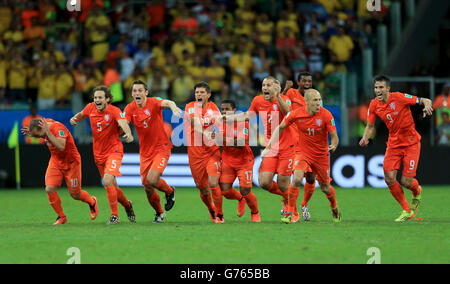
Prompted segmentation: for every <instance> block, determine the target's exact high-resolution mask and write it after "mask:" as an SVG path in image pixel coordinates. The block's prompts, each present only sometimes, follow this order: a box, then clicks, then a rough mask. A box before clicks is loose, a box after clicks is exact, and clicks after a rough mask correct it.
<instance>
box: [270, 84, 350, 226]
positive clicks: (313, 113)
mask: <svg viewBox="0 0 450 284" xmlns="http://www.w3.org/2000/svg"><path fill="white" fill-rule="evenodd" d="M305 102H306V107H304V108H298V109H296V110H294V111H292V112H290V113H288V114H287V115H286V117H285V118H284V120H283V121H282V122H281V124H280V126H279V127H278V128H277V129H276V130H275V131H274V134H273V136H272V138H271V139H270V141H269V144H268V145H267V147H266V149H264V151H263V157H264V156H266V155H267V154H269V153H270V150H271V148H272V145H274V143H276V141H277V140H278V138H279V137H280V135H283V133H284V132H285V131H286V130H288V129H289V128H290V126H291V125H293V124H294V125H295V126H296V127H297V128H298V134H299V140H300V143H301V145H302V146H303V147H305V148H306V149H305V151H304V152H303V154H302V155H301V157H300V158H299V160H298V164H296V165H294V179H293V186H294V187H299V186H300V184H301V182H302V180H303V177H304V175H305V172H306V170H307V169H311V170H312V171H313V173H314V174H315V175H316V176H317V180H318V181H319V185H320V189H321V190H322V191H323V193H325V195H326V196H327V198H328V200H329V201H330V207H331V212H332V216H333V221H335V222H340V221H341V220H342V216H341V212H340V211H339V209H338V206H337V202H336V195H335V191H334V188H333V187H332V186H331V184H330V181H331V178H330V158H329V153H333V152H334V151H335V150H336V148H337V146H338V144H339V137H338V135H337V131H336V126H335V123H334V118H333V115H332V114H331V113H330V112H329V111H328V110H326V109H325V108H323V107H321V103H322V97H321V95H320V93H319V92H318V91H317V90H314V89H309V90H307V91H306V92H305ZM295 126H294V127H295ZM291 128H292V127H291ZM328 134H330V137H331V144H330V145H328ZM293 212H294V208H292V207H290V208H289V212H287V213H286V214H285V215H284V217H283V218H282V219H281V220H282V221H283V222H285V223H290V222H291V221H292V218H293V217H294V215H293Z"/></svg>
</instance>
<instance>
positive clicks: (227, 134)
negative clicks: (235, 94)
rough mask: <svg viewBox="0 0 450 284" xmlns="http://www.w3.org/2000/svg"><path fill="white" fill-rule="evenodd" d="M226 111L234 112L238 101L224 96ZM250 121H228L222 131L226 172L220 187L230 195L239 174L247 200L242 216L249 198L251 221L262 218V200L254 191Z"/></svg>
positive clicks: (222, 109) (223, 106)
mask: <svg viewBox="0 0 450 284" xmlns="http://www.w3.org/2000/svg"><path fill="white" fill-rule="evenodd" d="M220 110H221V114H222V115H232V114H235V113H236V104H235V102H234V101H232V100H224V101H223V102H222V104H221V105H220ZM249 129H250V127H249V123H248V121H246V122H241V123H237V122H236V123H232V122H225V123H223V125H221V128H220V131H219V140H222V145H223V150H222V175H221V176H220V189H221V190H222V193H223V195H226V194H227V192H228V191H229V190H231V189H232V187H233V182H234V181H235V180H236V178H239V185H240V188H239V190H240V192H241V194H242V196H243V198H244V199H243V200H244V202H239V205H241V206H243V207H244V208H239V209H240V210H238V216H239V217H242V215H243V214H244V210H245V201H246V203H247V204H248V207H249V208H250V210H251V221H252V222H261V217H260V216H259V211H258V203H257V199H256V196H255V194H253V192H252V184H253V164H254V163H255V159H254V156H253V152H252V149H250V146H249V144H248V140H249Z"/></svg>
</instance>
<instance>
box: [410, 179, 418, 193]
mask: <svg viewBox="0 0 450 284" xmlns="http://www.w3.org/2000/svg"><path fill="white" fill-rule="evenodd" d="M408 189H409V190H411V191H412V194H413V195H414V196H417V195H419V193H420V192H419V182H418V181H417V180H416V179H415V178H414V179H413V182H412V184H411V186H410V187H409V188H408Z"/></svg>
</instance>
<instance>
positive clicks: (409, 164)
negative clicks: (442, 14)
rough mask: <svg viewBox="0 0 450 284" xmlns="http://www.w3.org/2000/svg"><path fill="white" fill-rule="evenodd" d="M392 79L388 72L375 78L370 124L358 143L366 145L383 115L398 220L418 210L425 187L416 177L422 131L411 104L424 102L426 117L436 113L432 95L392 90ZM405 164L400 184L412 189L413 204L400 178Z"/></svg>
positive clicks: (387, 176) (388, 176) (388, 174)
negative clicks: (398, 172)
mask: <svg viewBox="0 0 450 284" xmlns="http://www.w3.org/2000/svg"><path fill="white" fill-rule="evenodd" d="M390 83H391V81H390V79H389V78H388V77H387V76H384V75H379V76H377V77H375V79H374V92H375V96H376V98H374V99H373V100H372V101H371V102H370V105H369V111H368V114H367V126H366V129H365V130H364V135H363V137H362V138H361V140H360V141H359V145H360V146H362V147H365V146H367V145H368V144H369V138H370V137H372V134H373V131H374V124H375V120H376V117H377V116H378V117H380V118H381V120H382V121H383V122H384V123H385V124H386V126H387V128H388V130H389V138H388V142H387V149H386V154H385V156H384V163H383V170H384V177H385V181H386V184H387V186H388V188H389V191H390V192H391V194H392V196H393V197H394V198H395V200H396V201H397V202H398V203H399V204H400V206H401V207H402V209H403V211H402V213H401V214H400V216H399V217H398V218H397V219H396V220H395V221H396V222H404V221H408V220H410V219H411V218H413V217H414V216H415V215H416V214H417V210H418V209H419V206H420V202H421V200H422V187H421V186H420V185H419V182H418V181H417V180H416V179H415V178H414V177H415V176H416V170H417V165H418V163H419V157H420V139H421V136H420V134H419V133H418V132H417V131H416V128H415V124H414V120H413V117H412V115H411V110H410V106H412V105H415V104H419V105H421V106H424V109H423V117H426V116H431V115H432V114H433V107H432V102H431V100H430V99H426V98H419V97H416V96H412V95H409V94H404V93H399V92H391V91H390V90H391V86H390V85H391V84H390ZM401 165H403V172H402V178H401V181H400V182H401V185H403V186H404V187H406V188H408V189H409V190H411V192H412V195H413V197H412V201H411V207H410V206H409V203H408V201H407V200H406V198H405V194H404V193H403V189H402V186H401V185H400V183H398V181H397V171H398V170H399V169H400V166H401Z"/></svg>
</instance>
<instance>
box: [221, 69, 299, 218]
mask: <svg viewBox="0 0 450 284" xmlns="http://www.w3.org/2000/svg"><path fill="white" fill-rule="evenodd" d="M262 92H263V94H262V95H259V96H256V97H255V98H254V99H253V101H252V104H251V105H250V108H249V109H248V111H247V112H243V113H240V114H234V115H225V116H222V119H223V120H224V121H230V122H231V121H237V122H242V121H246V120H252V119H254V118H255V117H256V116H257V115H258V114H259V115H260V116H261V118H262V120H263V124H264V135H265V139H266V143H267V142H268V141H269V140H270V138H271V136H272V133H273V131H274V130H275V129H276V128H277V127H278V125H279V124H280V122H281V120H282V119H283V118H284V113H283V111H281V109H280V101H284V102H286V103H287V104H288V105H290V101H289V99H288V98H287V97H285V96H284V95H282V94H281V86H280V82H278V80H276V79H275V78H274V77H271V76H269V77H266V78H265V79H264V80H263V82H262ZM295 143H296V142H295V140H294V133H292V131H291V129H288V130H287V131H286V132H285V133H283V135H282V136H281V139H280V140H279V141H278V140H277V141H276V143H274V145H273V146H274V147H272V148H271V151H270V153H268V155H267V156H266V157H264V158H263V160H262V162H261V167H260V169H259V177H258V179H259V184H260V186H261V188H263V189H265V190H267V191H269V192H270V193H273V194H277V195H281V196H282V197H283V208H284V209H283V210H284V211H286V212H287V204H288V189H289V183H290V178H291V174H292V168H293V164H294V156H295V147H294V146H295ZM275 174H278V176H277V182H274V181H273V177H274V175H275Z"/></svg>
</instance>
